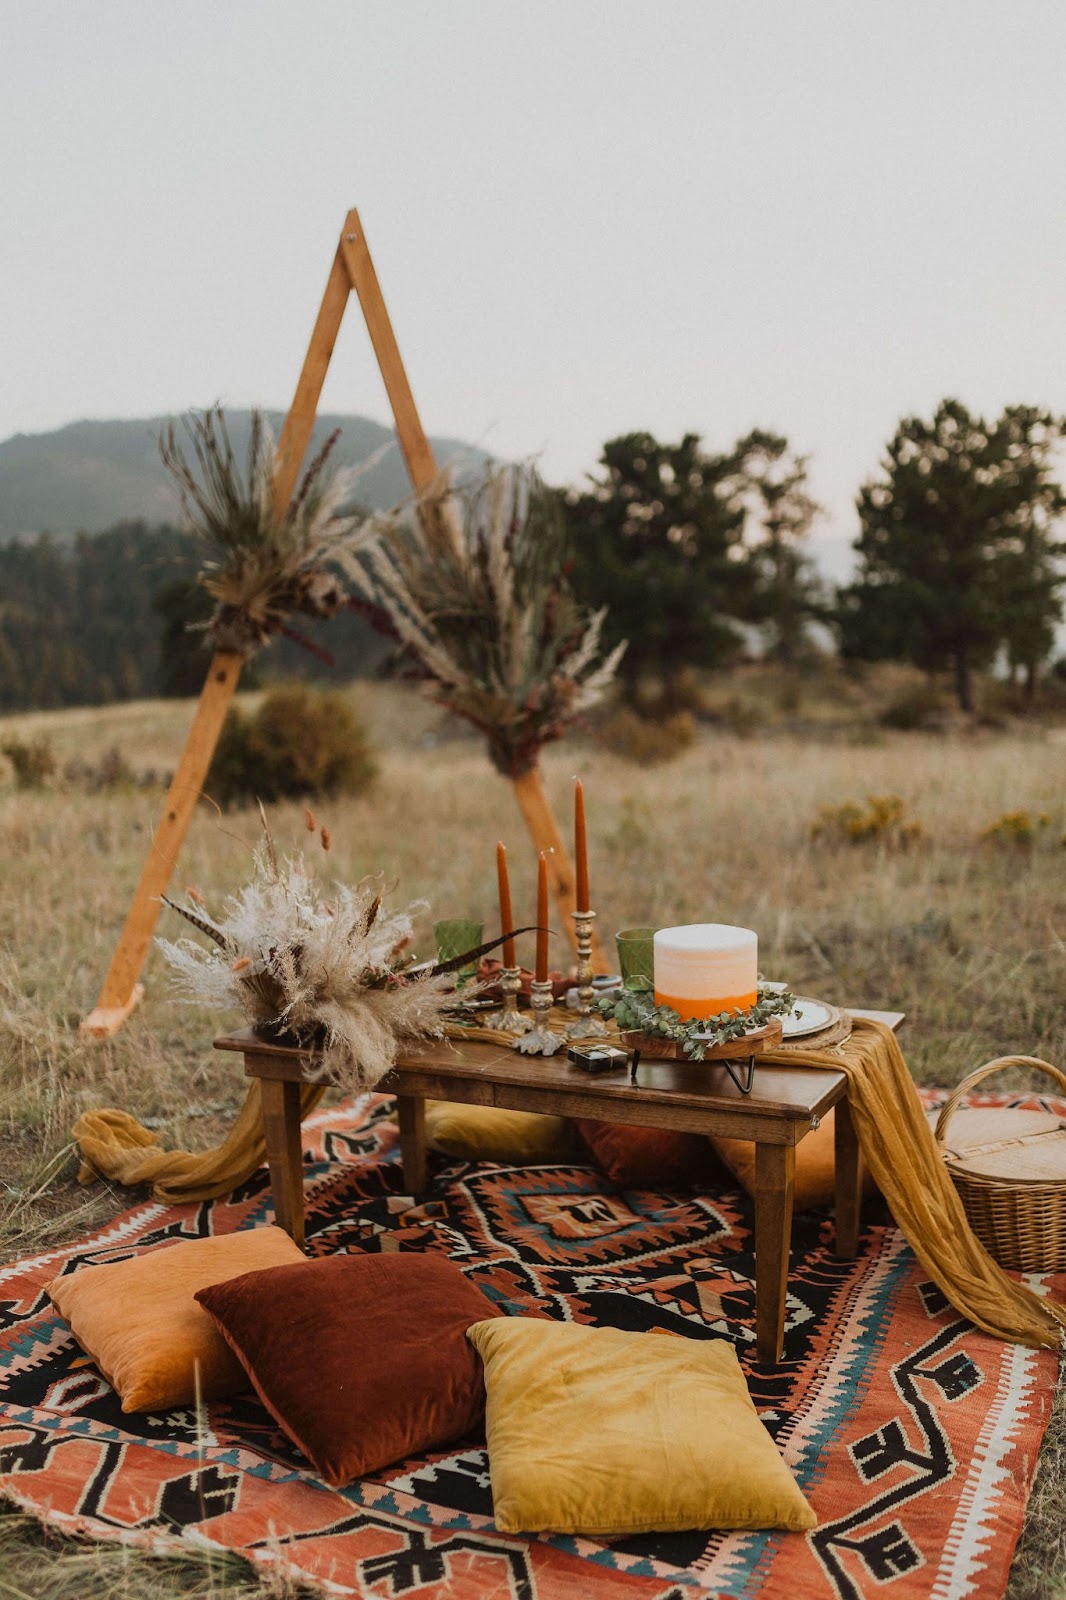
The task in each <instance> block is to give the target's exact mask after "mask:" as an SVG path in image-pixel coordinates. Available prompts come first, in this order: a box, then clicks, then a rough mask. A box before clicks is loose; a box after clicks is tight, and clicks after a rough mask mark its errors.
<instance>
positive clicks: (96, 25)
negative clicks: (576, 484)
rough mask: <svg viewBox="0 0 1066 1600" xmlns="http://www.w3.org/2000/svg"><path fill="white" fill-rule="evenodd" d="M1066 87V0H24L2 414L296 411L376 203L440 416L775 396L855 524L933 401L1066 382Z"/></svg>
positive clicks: (610, 414) (982, 402) (370, 410)
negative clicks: (357, 228) (355, 230)
mask: <svg viewBox="0 0 1066 1600" xmlns="http://www.w3.org/2000/svg"><path fill="white" fill-rule="evenodd" d="M1064 84H1066V5H1063V4H1062V3H1061V0H1010V3H1007V0H1004V3H1002V4H990V3H988V0H818V3H815V0H743V3H741V4H738V3H737V0H728V3H722V0H695V3H690V0H674V3H669V4H668V3H660V4H658V5H651V4H648V3H647V0H642V3H639V4H637V3H633V0H610V3H593V0H520V3H519V0H314V3H306V0H305V3H303V4H297V3H296V0H182V3H181V4H175V3H174V0H166V3H159V0H94V3H92V4H80V5H79V4H75V3H73V0H63V3H55V0H32V3H31V0H0V148H2V150H3V157H2V163H3V164H2V171H3V182H2V186H0V196H2V200H3V206H2V211H0V219H2V220H0V237H2V241H3V247H2V262H3V270H2V296H0V374H2V381H0V438H6V437H8V436H9V435H10V434H11V433H15V432H34V431H38V430H41V429H48V428H52V427H56V426H58V425H60V424H62V423H64V422H68V421H71V420H74V419H75V418H80V417H113V416H141V415H146V414H152V413H160V412H171V411H177V410H181V409H183V408H185V407H187V406H202V405H206V404H208V403H210V402H211V401H213V400H215V399H221V400H223V401H224V402H229V403H231V404H234V405H237V404H247V403H259V404H265V405H271V406H278V407H282V408H283V407H285V406H287V404H288V401H289V399H290V398H291V394H292V389H293V385H294V383H295V380H296V376H297V373H298V371H299V368H300V363H301V361H302V358H303V354H304V350H305V347H306V343H307V338H308V335H309V333H310V329H311V324H312V321H313V318H314V313H315V311H316V309H317V305H318V301H319V297H320V295H321V292H322V287H323V284H324V281H325V276H326V271H327V268H328V266H329V262H330V259H331V257H332V254H333V250H334V248H335V245H336V241H337V235H338V232H339V229H340V225H341V222H342V220H343V217H344V213H345V211H346V209H347V208H348V206H350V205H357V206H358V207H359V208H360V211H361V214H362V218H363V222H364V226H365V228H366V232H367V236H368V239H369V242H370V246H371V250H372V252H373V255H374V258H375V261H376V264H377V268H378V272H379V275H380V278H381V282H382V286H383V289H384V292H385V297H386V300H387V302H388V305H389V309H390V311H391V313H392V317H393V322H394V325H395V328H396V332H397V335H398V338H399V342H400V347H401V350H402V352H403V355H404V357H405V360H406V363H407V367H408V371H409V374H410V377H411V381H412V384H413V387H414V391H415V396H416V399H417V401H418V403H419V406H420V409H421V412H422V416H423V420H424V422H425V424H426V426H427V428H429V429H430V430H431V431H434V432H443V433H450V434H453V435H458V436H460V437H464V438H468V439H471V440H473V441H475V442H477V443H480V444H482V445H483V446H485V447H486V448H488V449H490V450H492V451H493V452H495V453H497V454H500V455H528V454H534V453H539V454H540V455H541V457H542V464H543V469H544V471H545V472H546V474H547V475H548V476H549V477H552V478H554V479H556V480H557V481H576V480H578V479H579V478H580V477H581V476H582V475H583V474H584V473H587V472H589V471H590V470H592V469H593V468H594V466H595V462H596V459H597V456H598V453H599V447H600V445H601V444H602V442H603V440H604V439H606V438H609V437H610V436H612V435H614V434H617V433H620V432H625V431H628V430H631V429H635V428H648V429H650V430H651V431H653V432H655V433H657V434H658V435H660V436H661V437H664V438H673V437H677V436H679V435H680V434H681V433H682V432H683V431H685V430H687V429H691V430H694V431H696V432H699V433H701V434H702V435H703V436H704V438H705V439H706V441H707V443H708V444H709V445H712V446H717V445H723V444H726V443H728V442H729V441H731V440H732V439H734V438H736V437H737V436H738V435H739V434H740V433H741V432H743V431H746V430H747V429H748V428H749V427H751V426H753V425H755V424H759V425H762V426H767V427H775V428H778V429H780V430H781V431H783V432H785V433H786V434H787V435H788V437H789V438H790V440H791V441H792V442H793V444H794V445H795V446H796V447H797V448H798V449H801V450H803V451H805V452H809V453H810V455H811V458H812V467H811V470H812V477H813V484H814V489H815V492H816V494H817V495H818V496H819V497H820V498H821V500H822V501H823V502H824V503H825V504H826V506H827V508H828V511H829V516H828V518H827V521H826V524H825V527H824V536H825V537H826V539H833V538H835V539H837V540H838V541H847V540H849V539H850V538H851V537H852V536H853V533H854V526H853V516H852V511H851V501H852V498H853V495H854V491H855V488H856V486H857V484H858V482H859V481H860V479H861V478H862V477H863V476H864V475H865V474H866V473H868V472H869V471H870V470H871V469H873V468H874V466H875V465H876V462H877V459H878V456H879V453H880V451H881V449H882V447H883V445H884V442H885V441H886V439H887V438H888V437H889V435H890V434H891V432H892V430H893V427H894V425H895V423H896V421H897V419H898V418H899V417H900V415H901V414H903V413H905V412H913V411H918V412H928V411H930V410H931V409H932V407H933V406H934V405H935V404H936V402H937V400H939V399H940V398H941V397H942V396H943V395H945V394H956V395H958V396H959V397H960V398H962V399H963V400H965V401H966V402H967V403H968V404H970V405H971V406H973V407H975V408H996V409H998V408H999V407H1001V406H1002V405H1004V404H1006V403H1009V402H1012V401H1026V402H1034V403H1039V404H1044V405H1047V406H1050V407H1053V408H1057V409H1061V410H1066V270H1064V269H1066V207H1064V204H1063V200H1064V190H1066V115H1064V110H1063V106H1064V98H1066V91H1064ZM323 406H324V407H327V408H329V409H334V410H340V411H357V412H362V413H364V414H367V415H370V416H374V417H379V418H382V419H384V418H385V417H386V416H387V403H386V401H385V397H384V393H383V390H382V388H381V384H380V379H379V378H378V375H377V371H376V368H375V367H374V365H373V359H372V356H371V354H370V350H369V346H368V344H367V341H366V336H365V333H364V331H363V328H362V325H361V321H360V319H359V316H358V311H357V307H356V306H355V303H354V301H353V304H352V307H351V309H350V311H349V314H348V318H347V319H346V325H345V328H344V331H343V332H342V335H341V340H340V342H339V344H338V347H337V351H336V353H335V356H334V359H333V365H332V368H331V371H330V376H329V379H328V381H327V386H326V391H325V394H324V396H323Z"/></svg>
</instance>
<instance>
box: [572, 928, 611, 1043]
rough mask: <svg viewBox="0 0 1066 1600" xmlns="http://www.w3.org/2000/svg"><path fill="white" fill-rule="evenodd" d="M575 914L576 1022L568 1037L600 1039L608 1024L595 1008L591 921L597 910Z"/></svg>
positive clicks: (573, 1023)
mask: <svg viewBox="0 0 1066 1600" xmlns="http://www.w3.org/2000/svg"><path fill="white" fill-rule="evenodd" d="M572 915H573V918H574V928H575V929H576V932H577V1021H576V1022H572V1023H571V1024H570V1026H569V1027H568V1028H567V1030H566V1037H567V1038H568V1039H598V1038H600V1037H601V1036H602V1035H603V1034H605V1033H606V1032H607V1025H606V1023H605V1022H604V1020H603V1018H602V1017H601V1016H599V1015H598V1013H596V1012H594V1011H593V1009H592V1002H593V999H594V998H595V994H596V991H595V989H594V988H593V987H592V924H593V923H594V922H595V920H596V913H595V911H575V912H573V913H572Z"/></svg>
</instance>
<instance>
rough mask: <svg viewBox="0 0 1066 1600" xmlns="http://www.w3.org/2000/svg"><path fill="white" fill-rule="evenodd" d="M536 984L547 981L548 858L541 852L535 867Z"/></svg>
mask: <svg viewBox="0 0 1066 1600" xmlns="http://www.w3.org/2000/svg"><path fill="white" fill-rule="evenodd" d="M534 976H535V978H536V980H537V982H538V983H546V982H547V979H548V858H547V856H546V855H545V854H544V851H543V850H542V851H541V852H540V861H539V863H538V865H537V969H536V972H535V973H534Z"/></svg>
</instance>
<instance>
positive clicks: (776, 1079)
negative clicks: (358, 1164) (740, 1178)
mask: <svg viewBox="0 0 1066 1600" xmlns="http://www.w3.org/2000/svg"><path fill="white" fill-rule="evenodd" d="M852 1015H853V1016H854V1015H861V1016H869V1017H874V1018H875V1019H876V1020H877V1021H884V1022H886V1023H887V1024H888V1025H889V1026H890V1027H897V1026H898V1025H899V1023H900V1022H902V1020H903V1018H902V1014H901V1013H899V1012H870V1011H863V1012H856V1011H854V1010H853V1011H852ZM215 1048H216V1049H218V1050H239V1051H247V1052H249V1053H253V1054H254V1055H255V1056H256V1057H257V1058H260V1059H261V1060H263V1058H265V1060H264V1061H263V1064H264V1065H265V1064H266V1061H272V1062H273V1063H274V1064H276V1075H277V1076H278V1077H298V1076H300V1073H301V1071H302V1064H303V1063H304V1062H308V1061H312V1060H314V1058H315V1054H316V1052H315V1051H314V1050H313V1049H306V1050H300V1049H296V1048H294V1047H293V1046H291V1045H282V1044H275V1043H271V1042H270V1041H269V1040H265V1039H261V1038H260V1037H259V1036H258V1035H257V1034H255V1033H253V1032H252V1030H251V1029H244V1030H242V1031H241V1032H239V1033H233V1034H227V1035H225V1036H224V1037H223V1038H220V1039H216V1040H215ZM270 1075H271V1076H273V1075H274V1074H270ZM408 1075H409V1076H410V1077H412V1078H415V1077H418V1076H420V1075H425V1076H428V1077H432V1078H435V1079H437V1080H439V1081H441V1082H442V1083H443V1082H448V1081H450V1082H453V1083H460V1082H462V1083H468V1084H470V1083H477V1082H478V1081H481V1082H484V1083H492V1084H498V1085H500V1086H501V1087H504V1088H506V1087H511V1088H515V1089H534V1090H540V1091H547V1092H550V1093H553V1094H555V1095H558V1096H560V1097H563V1098H565V1097H568V1096H580V1097H581V1098H582V1099H587V1098H588V1097H589V1096H594V1097H595V1098H597V1099H602V1100H605V1101H608V1102H612V1101H613V1102H614V1103H615V1104H616V1105H618V1104H619V1103H620V1102H630V1103H632V1102H635V1101H639V1102H642V1103H644V1104H669V1105H671V1106H675V1107H677V1108H678V1109H679V1110H680V1109H681V1108H687V1109H690V1110H693V1111H712V1110H727V1109H731V1110H733V1111H738V1110H743V1111H744V1112H745V1113H746V1114H747V1115H748V1116H750V1117H753V1118H756V1119H758V1118H760V1117H766V1118H770V1119H775V1120H776V1119H785V1120H786V1121H791V1120H793V1119H794V1120H796V1121H797V1122H800V1121H802V1122H809V1121H810V1119H811V1117H812V1116H822V1115H824V1114H825V1112H826V1111H827V1110H828V1109H829V1107H830V1106H832V1105H834V1104H835V1103H836V1102H837V1101H838V1100H839V1099H840V1097H841V1095H842V1093H843V1091H844V1085H845V1081H846V1080H845V1078H844V1074H843V1073H842V1072H838V1071H835V1070H833V1069H832V1068H814V1067H798V1066H797V1067H779V1066H763V1065H761V1064H760V1065H758V1066H757V1069H756V1075H755V1087H754V1089H753V1091H752V1093H751V1094H750V1095H742V1094H741V1093H740V1090H739V1089H738V1088H737V1087H736V1085H735V1084H734V1083H733V1081H732V1079H731V1078H730V1076H729V1074H728V1072H727V1071H726V1070H725V1068H724V1067H723V1066H721V1065H718V1064H716V1063H714V1062H709V1061H708V1062H696V1061H661V1060H654V1059H651V1058H642V1060H641V1063H640V1066H639V1068H638V1069H637V1081H636V1083H631V1082H630V1081H629V1077H628V1074H627V1072H626V1071H625V1070H624V1069H619V1070H617V1071H615V1072H603V1073H588V1072H583V1071H582V1070H581V1068H580V1067H576V1066H574V1064H573V1063H572V1062H571V1061H568V1060H567V1057H566V1054H565V1052H561V1053H560V1054H559V1055H556V1056H527V1055H522V1054H520V1053H519V1052H518V1051H516V1050H512V1049H511V1048H510V1047H509V1046H507V1045H495V1044H479V1043H477V1042H475V1041H467V1040H462V1041H453V1040H448V1039H446V1040H442V1041H440V1042H433V1043H428V1044H424V1045H418V1046H411V1047H410V1048H408V1049H406V1050H405V1051H404V1052H403V1055H402V1057H401V1058H400V1059H399V1060H398V1061H397V1063H396V1066H395V1067H394V1068H393V1070H392V1071H391V1072H390V1073H389V1074H388V1075H387V1076H386V1077H385V1078H383V1079H382V1080H381V1082H380V1084H379V1085H378V1089H379V1090H380V1091H381V1092H383V1093H395V1092H400V1093H402V1092H403V1079H404V1077H405V1076H408ZM583 1114H587V1113H583Z"/></svg>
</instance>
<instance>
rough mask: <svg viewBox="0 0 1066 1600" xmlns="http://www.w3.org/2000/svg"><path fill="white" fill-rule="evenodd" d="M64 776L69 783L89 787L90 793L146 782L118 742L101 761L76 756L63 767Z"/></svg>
mask: <svg viewBox="0 0 1066 1600" xmlns="http://www.w3.org/2000/svg"><path fill="white" fill-rule="evenodd" d="M63 776H64V778H65V779H66V781H67V782H68V783H70V784H73V785H74V786H75V787H76V788H79V789H87V790H88V791H89V793H90V794H95V793H97V791H98V790H100V789H130V788H132V787H133V786H134V784H136V783H138V782H141V783H144V779H138V776H137V774H136V773H135V772H134V770H133V768H132V767H131V766H130V764H129V762H128V761H127V760H126V757H125V755H124V754H123V752H122V750H121V748H120V747H119V746H118V745H117V744H113V745H112V746H111V748H110V749H109V750H105V751H104V753H103V755H102V756H101V757H100V759H99V761H86V760H84V758H83V757H81V756H76V757H75V758H74V760H73V761H68V762H67V764H66V766H65V767H64V768H63ZM153 776H154V775H153Z"/></svg>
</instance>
